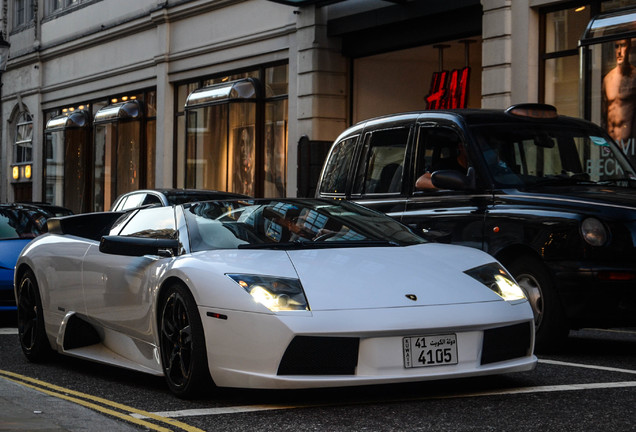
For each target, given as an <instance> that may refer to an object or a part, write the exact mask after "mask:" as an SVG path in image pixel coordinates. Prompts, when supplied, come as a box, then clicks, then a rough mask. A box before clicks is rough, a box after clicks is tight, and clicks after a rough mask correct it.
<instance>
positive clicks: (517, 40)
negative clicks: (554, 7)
mask: <svg viewBox="0 0 636 432" xmlns="http://www.w3.org/2000/svg"><path fill="white" fill-rule="evenodd" d="M481 4H482V7H483V10H484V15H483V26H482V27H483V51H482V66H483V72H482V107H483V108H499V109H502V108H507V107H508V106H510V105H512V104H515V103H523V102H537V100H538V86H539V71H538V64H539V63H538V55H539V48H538V46H539V31H538V27H539V26H538V22H539V17H538V13H537V12H536V11H534V10H532V9H531V8H530V5H529V2H528V0H515V1H514V2H513V1H512V0H481ZM513 29H514V31H513Z"/></svg>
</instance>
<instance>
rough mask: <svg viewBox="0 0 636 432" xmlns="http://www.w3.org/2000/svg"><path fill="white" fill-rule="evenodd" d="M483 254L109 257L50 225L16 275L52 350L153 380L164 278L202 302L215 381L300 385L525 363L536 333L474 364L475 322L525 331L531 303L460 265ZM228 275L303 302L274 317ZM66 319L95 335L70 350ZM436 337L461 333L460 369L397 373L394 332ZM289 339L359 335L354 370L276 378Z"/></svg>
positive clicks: (435, 375)
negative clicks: (255, 279) (296, 283)
mask: <svg viewBox="0 0 636 432" xmlns="http://www.w3.org/2000/svg"><path fill="white" fill-rule="evenodd" d="M176 220H177V222H176V226H177V228H178V230H179V231H180V232H181V235H184V241H183V242H182V248H184V249H187V248H188V247H189V240H188V239H187V232H186V233H185V234H183V232H184V231H186V229H187V227H186V224H185V223H184V221H183V218H182V216H179V215H178V214H177V215H176ZM186 251H187V250H186ZM182 252H183V250H182ZM493 262H494V259H493V258H492V257H490V256H489V255H487V254H485V253H483V252H480V251H478V250H476V249H471V248H463V247H459V246H449V245H440V244H421V245H414V246H404V247H396V246H391V247H353V248H351V247H349V248H319V249H299V250H272V249H218V250H210V251H201V252H194V253H182V254H181V255H178V256H175V257H160V256H158V255H145V256H139V257H137V256H119V255H112V254H105V253H102V252H100V250H99V242H98V241H96V240H89V239H86V238H82V237H77V236H74V235H66V234H64V235H62V234H55V233H53V234H46V235H43V236H40V237H38V238H37V239H35V240H34V241H33V242H31V243H30V244H29V245H28V246H27V247H26V248H25V249H24V251H23V252H22V254H21V256H20V258H19V259H18V263H17V267H16V268H17V270H16V283H18V277H19V276H18V275H19V274H20V271H23V269H24V268H26V267H28V268H31V269H33V271H34V273H35V276H36V279H37V281H38V285H39V289H40V293H41V297H42V303H43V309H44V319H45V329H46V333H47V336H48V339H49V342H50V344H51V346H52V347H53V348H54V349H56V350H57V351H59V352H61V353H64V354H68V355H73V356H76V357H81V358H86V359H89V360H93V361H98V362H102V363H107V364H112V365H116V366H121V367H126V368H130V369H134V370H138V371H141V372H145V373H151V374H154V375H162V374H163V372H162V366H161V356H160V353H159V348H160V337H159V336H160V330H159V328H158V327H159V326H158V323H157V319H158V315H159V313H160V311H159V305H158V297H159V293H160V290H161V288H162V287H163V286H164V285H165V284H167V283H173V282H175V281H178V282H179V283H181V284H183V285H184V286H185V287H187V289H188V290H189V291H190V292H191V294H192V296H193V298H194V300H195V302H196V304H197V306H198V310H199V314H200V318H201V321H202V324H203V329H204V337H205V341H206V346H207V357H208V365H209V370H210V374H211V376H212V378H213V380H214V381H215V383H216V384H217V385H219V386H227V387H254V388H307V387H326V386H345V385H362V384H379V383H393V382H404V381H413V380H427V379H439V378H447V377H465V376H474V375H482V374H492V373H503V372H511V371H525V370H531V369H532V368H534V366H535V365H536V362H537V359H536V357H535V356H534V355H533V354H532V344H533V340H532V339H533V337H534V336H533V334H534V333H533V330H530V332H532V334H531V336H530V338H531V339H530V347H529V352H528V353H527V355H525V356H522V357H519V358H514V359H509V360H505V361H502V362H495V363H489V364H484V365H482V364H480V358H481V355H482V352H481V351H482V341H483V338H484V336H483V335H484V331H485V330H488V329H492V328H499V327H505V326H514V325H516V324H519V323H530V327H529V328H531V329H533V327H534V326H533V321H532V320H533V314H532V310H531V308H530V305H529V303H528V302H527V301H525V300H520V301H515V302H508V301H504V300H503V299H502V298H501V297H499V296H498V295H497V294H495V293H494V292H493V291H492V290H490V289H489V288H487V287H486V286H485V285H483V284H482V283H480V282H478V281H477V280H476V279H474V278H472V277H470V276H468V275H467V274H465V273H464V271H466V270H468V269H471V268H475V267H478V266H482V265H485V264H489V263H493ZM229 274H245V275H262V276H272V277H280V278H291V279H299V280H300V283H301V285H302V287H303V289H304V291H305V294H306V298H307V302H308V305H309V310H299V311H288V312H278V313H275V312H272V311H270V310H269V309H268V308H266V307H265V306H264V305H262V304H260V303H257V302H255V301H254V300H253V298H252V297H251V295H250V294H248V293H247V292H246V290H245V289H243V288H242V287H241V286H239V284H238V283H236V282H235V281H234V280H232V279H231V278H230V277H229V276H228V275H229ZM407 296H409V297H410V298H409V297H407ZM218 314H220V315H221V316H222V318H219V315H218ZM74 318H80V319H81V320H83V322H86V323H88V324H89V325H90V326H92V327H93V328H94V330H95V331H96V333H97V335H98V336H99V342H98V343H94V344H92V345H88V346H80V347H74V346H72V347H70V348H69V347H68V346H66V341H65V338H66V335H67V333H68V332H67V330H68V328H67V327H68V326H69V325H70V324H69V322H71V321H72V320H73V319H74ZM444 334H455V335H456V336H457V346H458V360H459V361H458V363H457V364H455V365H444V366H431V367H416V368H405V366H404V359H403V350H402V340H403V339H402V338H403V337H405V336H428V335H444ZM299 335H300V336H315V337H339V338H340V337H349V338H358V339H359V350H358V363H357V367H356V369H355V373H354V374H345V375H324V374H322V375H281V374H279V373H278V370H279V366H280V364H281V359H282V358H283V356H284V355H285V352H286V350H287V349H288V346H289V345H290V342H291V341H292V340H293V339H294V338H295V337H296V336H299Z"/></svg>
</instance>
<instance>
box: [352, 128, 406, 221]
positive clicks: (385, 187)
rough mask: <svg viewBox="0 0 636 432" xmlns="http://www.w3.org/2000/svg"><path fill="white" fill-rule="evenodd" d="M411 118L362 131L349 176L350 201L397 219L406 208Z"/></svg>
mask: <svg viewBox="0 0 636 432" xmlns="http://www.w3.org/2000/svg"><path fill="white" fill-rule="evenodd" d="M414 124H415V122H414V119H412V118H407V119H405V120H400V121H395V122H391V123H386V124H384V123H379V124H377V125H374V126H373V127H369V128H366V129H365V133H364V135H363V144H362V145H361V146H360V151H359V157H358V160H357V165H356V168H355V170H354V171H353V172H352V175H351V176H350V177H351V178H352V182H351V194H350V197H351V199H352V200H355V201H356V202H358V203H359V204H362V205H364V206H366V207H370V208H373V209H375V210H377V211H380V212H382V213H386V214H387V215H389V216H391V217H393V218H395V219H398V220H399V219H400V218H401V215H402V213H403V212H404V210H405V207H406V200H407V196H406V193H405V186H406V185H408V184H410V181H411V179H410V172H409V170H408V166H409V163H410V160H411V153H412V147H411V142H412V138H413V126H414Z"/></svg>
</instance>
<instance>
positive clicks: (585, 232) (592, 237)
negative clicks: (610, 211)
mask: <svg viewBox="0 0 636 432" xmlns="http://www.w3.org/2000/svg"><path fill="white" fill-rule="evenodd" d="M581 235H582V236H583V238H584V239H585V241H586V242H587V243H588V244H590V245H592V246H603V245H605V243H607V237H608V236H607V229H606V228H605V225H603V222H601V221H600V220H598V219H596V218H593V217H590V218H587V219H585V220H583V222H581Z"/></svg>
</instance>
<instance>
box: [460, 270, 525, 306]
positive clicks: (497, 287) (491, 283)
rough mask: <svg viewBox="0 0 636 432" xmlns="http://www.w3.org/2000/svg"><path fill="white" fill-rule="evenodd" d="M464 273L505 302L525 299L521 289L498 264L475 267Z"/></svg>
mask: <svg viewBox="0 0 636 432" xmlns="http://www.w3.org/2000/svg"><path fill="white" fill-rule="evenodd" d="M464 273H466V274H467V275H468V276H471V277H472V278H474V279H476V280H478V281H479V282H481V283H483V284H484V285H486V286H487V287H488V288H490V289H491V290H493V291H494V292H495V293H496V294H497V295H499V297H501V298H502V299H504V300H506V301H517V300H525V298H526V296H525V294H524V292H523V290H522V289H521V287H520V286H519V285H517V282H515V280H514V279H513V278H512V276H510V274H509V273H508V272H507V271H506V270H505V269H504V268H503V267H502V266H501V265H499V264H498V263H490V264H486V265H483V266H479V267H475V268H472V269H470V270H466V271H465V272H464Z"/></svg>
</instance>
